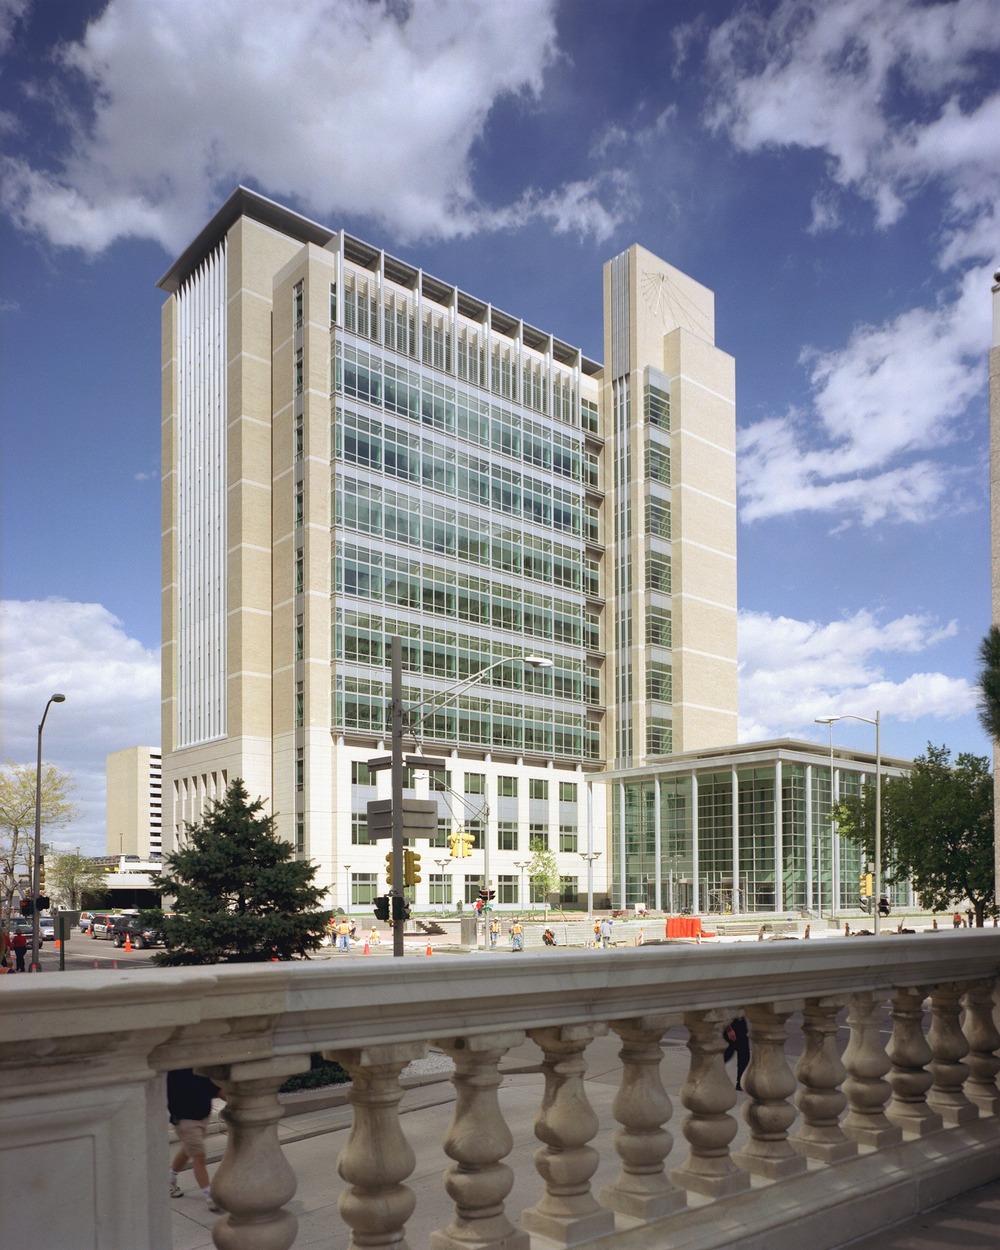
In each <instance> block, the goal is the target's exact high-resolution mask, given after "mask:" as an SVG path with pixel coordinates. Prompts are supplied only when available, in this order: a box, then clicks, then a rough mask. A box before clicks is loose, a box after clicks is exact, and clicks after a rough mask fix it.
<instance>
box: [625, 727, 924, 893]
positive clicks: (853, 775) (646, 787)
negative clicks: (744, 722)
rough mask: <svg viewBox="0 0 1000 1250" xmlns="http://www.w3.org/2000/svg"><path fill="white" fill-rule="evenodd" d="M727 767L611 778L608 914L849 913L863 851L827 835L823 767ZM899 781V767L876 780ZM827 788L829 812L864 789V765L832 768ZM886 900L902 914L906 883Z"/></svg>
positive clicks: (791, 761) (736, 763)
mask: <svg viewBox="0 0 1000 1250" xmlns="http://www.w3.org/2000/svg"><path fill="white" fill-rule="evenodd" d="M748 749H749V748H748ZM799 754H804V752H799ZM720 757H723V758H724V753H721V752H720ZM720 762H721V759H720ZM732 764H733V766H731V767H728V768H725V769H721V768H718V767H716V768H714V769H711V768H709V769H706V770H705V771H693V772H692V771H686V772H685V771H683V770H671V771H669V772H668V771H664V772H662V773H660V774H659V775H655V774H644V775H643V776H642V777H637V778H636V779H635V780H625V779H623V775H622V774H619V776H618V777H617V778H616V779H615V780H614V781H613V782H612V783H611V788H612V800H613V802H612V808H613V810H612V839H611V845H612V868H613V874H612V882H613V896H612V902H613V903H614V905H615V906H625V907H635V906H637V905H645V906H648V907H651V908H653V907H658V908H660V909H662V910H664V911H667V912H673V913H677V912H684V911H687V910H692V911H701V912H705V913H710V914H713V915H726V914H737V913H744V914H747V913H749V914H756V913H765V914H766V913H770V914H774V913H801V914H808V915H814V916H823V915H830V914H831V913H832V912H833V911H845V910H846V911H850V912H855V911H857V909H858V906H859V896H858V882H859V877H860V874H861V869H862V852H861V851H860V849H859V848H858V847H857V846H855V845H854V844H852V843H850V842H848V841H846V840H845V839H843V838H841V837H840V836H839V834H837V833H836V831H835V829H834V828H833V827H832V826H831V811H830V793H831V787H830V768H829V765H827V766H826V767H823V766H822V765H821V764H819V763H818V762H816V763H812V762H806V761H805V760H803V759H801V758H799V759H795V758H778V759H774V760H761V759H756V760H754V762H753V764H752V766H751V765H750V764H748V763H744V762H742V761H741V760H740V759H739V757H738V756H734V757H733V760H732ZM903 771H904V769H903V768H902V767H901V766H900V764H899V762H896V764H894V765H886V766H885V773H886V775H899V774H900V773H901V772H903ZM835 779H836V790H835V794H836V797H837V799H838V801H839V800H840V799H841V798H842V797H843V796H845V795H849V794H857V793H859V792H860V791H861V788H862V787H863V786H865V785H872V784H873V783H874V777H873V775H872V772H871V771H870V770H868V769H867V768H864V766H855V767H846V766H844V765H843V764H842V765H841V766H839V767H837V768H835ZM889 898H890V902H891V903H892V904H893V907H894V910H895V909H897V908H901V907H907V906H912V892H911V889H910V887H909V885H908V884H907V883H905V882H904V883H901V884H899V885H897V886H896V887H894V889H893V890H892V891H891V892H890V893H889Z"/></svg>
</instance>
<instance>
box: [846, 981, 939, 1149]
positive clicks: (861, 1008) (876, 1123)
mask: <svg viewBox="0 0 1000 1250" xmlns="http://www.w3.org/2000/svg"><path fill="white" fill-rule="evenodd" d="M881 1006H882V1002H881V999H876V997H875V995H874V994H872V993H871V992H870V991H867V990H866V991H864V992H863V993H860V994H852V995H851V998H850V1010H849V1012H848V1015H847V1023H848V1026H849V1028H850V1030H851V1036H850V1039H849V1041H848V1043H847V1049H846V1050H845V1051H844V1067H845V1068H846V1069H847V1074H848V1075H847V1080H846V1081H845V1082H844V1093H845V1094H846V1096H847V1105H848V1108H849V1110H848V1112H847V1115H846V1116H845V1117H844V1122H843V1125H842V1126H841V1127H842V1128H843V1130H844V1133H845V1134H846V1136H847V1137H849V1138H851V1140H852V1141H856V1142H858V1143H859V1144H860V1145H862V1146H892V1145H895V1143H896V1142H898V1141H901V1140H902V1137H903V1132H902V1129H901V1128H899V1127H898V1126H897V1125H896V1124H893V1123H891V1120H892V1116H891V1115H890V1114H889V1112H888V1111H887V1109H886V1102H887V1100H888V1098H889V1095H890V1094H891V1093H892V1087H891V1086H890V1082H889V1081H886V1080H884V1079H883V1078H884V1077H885V1075H886V1073H887V1072H888V1071H889V1069H890V1068H891V1067H892V1061H891V1059H890V1057H889V1054H888V1053H887V1051H886V1047H885V1046H884V1045H883V1043H882V1037H881V1023H882V1022H881ZM918 1032H919V1028H918ZM928 1058H930V1053H929V1052H928Z"/></svg>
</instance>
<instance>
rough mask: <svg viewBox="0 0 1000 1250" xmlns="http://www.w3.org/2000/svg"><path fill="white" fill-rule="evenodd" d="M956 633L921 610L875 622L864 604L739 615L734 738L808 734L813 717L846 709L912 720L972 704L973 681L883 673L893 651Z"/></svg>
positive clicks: (918, 649)
mask: <svg viewBox="0 0 1000 1250" xmlns="http://www.w3.org/2000/svg"><path fill="white" fill-rule="evenodd" d="M956 633H957V626H956V624H955V622H953V621H952V622H949V623H948V624H946V625H941V624H940V623H939V622H936V621H934V620H933V619H931V618H929V617H926V616H914V615H908V616H901V617H897V618H896V619H895V620H890V621H886V622H884V623H883V622H881V621H879V620H878V618H877V617H876V616H875V615H874V614H873V613H871V612H869V611H867V610H863V611H860V612H857V613H855V614H854V615H853V616H851V617H846V618H844V619H843V620H839V621H832V622H829V623H826V624H824V623H821V622H817V621H798V620H794V619H792V618H789V617H784V616H778V617H775V616H771V615H769V614H768V613H766V612H741V613H740V616H739V657H740V741H741V742H752V741H758V740H762V739H767V738H776V737H786V736H788V735H789V734H796V735H803V734H804V735H806V736H808V737H810V738H811V737H814V736H815V732H816V727H815V725H814V721H815V718H816V717H818V716H840V715H844V714H845V713H850V714H853V715H856V716H862V717H871V716H873V715H874V712H875V710H876V709H878V710H879V711H880V712H881V714H882V716H883V718H887V717H891V718H894V719H895V720H898V721H906V722H913V721H918V720H921V719H922V718H924V717H928V718H935V719H940V720H954V719H956V718H958V717H961V716H967V715H969V714H970V713H973V712H974V711H975V706H976V692H975V688H974V686H973V685H972V683H970V682H969V681H967V680H966V679H965V678H956V677H948V676H946V675H945V674H943V673H939V672H922V673H912V674H910V675H909V676H907V677H906V678H905V679H903V680H901V681H894V680H891V679H890V678H888V677H886V674H885V665H886V663H887V662H888V661H889V660H891V658H892V657H898V656H915V655H920V654H922V653H923V652H925V651H927V650H929V649H930V648H932V647H934V646H936V645H937V644H938V643H940V642H942V641H944V640H945V639H947V638H951V637H953V636H954V635H955V634H956Z"/></svg>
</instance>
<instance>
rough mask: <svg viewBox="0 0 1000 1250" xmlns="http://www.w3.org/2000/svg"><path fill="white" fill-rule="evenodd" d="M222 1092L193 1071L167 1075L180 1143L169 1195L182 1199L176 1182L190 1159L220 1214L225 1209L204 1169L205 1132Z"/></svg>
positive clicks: (210, 1205) (211, 1206)
mask: <svg viewBox="0 0 1000 1250" xmlns="http://www.w3.org/2000/svg"><path fill="white" fill-rule="evenodd" d="M221 1092H222V1091H221V1090H220V1089H219V1087H218V1085H216V1084H215V1082H214V1081H210V1080H209V1079H208V1077H207V1076H197V1075H196V1074H195V1072H194V1070H193V1069H192V1068H177V1069H175V1070H174V1071H173V1072H168V1073H167V1110H168V1111H169V1112H170V1123H171V1124H172V1125H173V1126H174V1128H175V1129H176V1130H177V1136H178V1138H179V1139H180V1143H181V1144H180V1147H179V1149H178V1151H177V1153H176V1154H175V1155H174V1157H173V1161H172V1162H171V1164H170V1196H171V1198H181V1197H183V1195H184V1190H183V1189H181V1187H180V1185H179V1184H178V1183H177V1176H178V1173H180V1172H182V1171H183V1170H184V1168H185V1166H186V1165H187V1162H188V1160H189V1159H190V1161H191V1170H192V1171H193V1172H194V1179H195V1181H196V1183H197V1184H198V1186H199V1188H200V1189H201V1192H202V1193H203V1194H204V1195H205V1201H206V1202H207V1203H208V1209H209V1211H218V1212H221V1211H222V1208H221V1207H220V1206H219V1205H218V1203H217V1202H216V1201H215V1199H214V1198H213V1197H212V1191H211V1188H210V1187H209V1183H208V1168H207V1167H206V1166H205V1131H206V1129H207V1128H208V1121H209V1119H210V1117H211V1115H212V1099H213V1098H217V1097H219V1095H220V1094H221Z"/></svg>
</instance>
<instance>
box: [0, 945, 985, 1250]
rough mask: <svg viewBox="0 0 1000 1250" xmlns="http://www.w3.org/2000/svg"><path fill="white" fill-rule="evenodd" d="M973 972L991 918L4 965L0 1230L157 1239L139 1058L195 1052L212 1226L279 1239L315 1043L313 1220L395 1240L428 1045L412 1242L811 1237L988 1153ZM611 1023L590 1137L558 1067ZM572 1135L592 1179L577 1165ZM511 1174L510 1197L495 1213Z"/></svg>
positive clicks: (155, 1124) (57, 1236)
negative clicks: (324, 1123)
mask: <svg viewBox="0 0 1000 1250" xmlns="http://www.w3.org/2000/svg"><path fill="white" fill-rule="evenodd" d="M998 981H1000V934H998V933H995V932H994V931H992V930H986V931H983V932H975V931H974V932H969V933H960V934H947V935H944V936H935V935H929V934H924V935H915V936H912V937H910V936H896V935H892V936H884V937H881V938H862V939H854V940H851V941H835V940H827V941H813V942H783V943H762V944H756V943H751V944H747V945H735V946H734V945H721V944H720V945H708V944H706V945H702V946H700V947H691V946H683V947H670V946H661V947H652V948H645V949H643V948H640V949H620V950H616V951H612V952H600V953H597V952H593V951H591V952H562V951H558V950H557V951H552V952H546V953H545V954H544V955H523V956H511V955H508V954H497V955H489V954H480V955H469V956H464V957H454V958H446V957H441V958H437V959H434V960H428V959H421V958H407V959H403V960H389V959H381V960H371V961H367V960H365V961H362V960H351V961H347V960H345V961H344V962H343V963H339V962H328V961H318V960H317V961H313V962H305V963H294V964H277V963H272V964H263V965H250V966H234V967H211V968H204V969H164V970H155V969H150V970H142V971H118V972H108V973H103V972H93V973H86V974H83V973H74V974H64V975H58V974H45V975H44V976H34V977H20V978H16V979H15V978H11V977H8V978H5V984H3V985H2V987H0V988H2V998H3V1001H2V1004H0V1005H2V1008H3V1018H4V1033H3V1036H4V1046H3V1047H2V1049H0V1102H2V1106H3V1120H4V1127H5V1134H4V1139H3V1158H2V1164H0V1166H2V1172H0V1174H2V1175H3V1177H4V1188H5V1191H6V1192H7V1194H9V1195H11V1196H13V1197H15V1198H16V1200H13V1201H9V1202H5V1204H4V1216H3V1227H4V1237H5V1239H6V1241H8V1242H9V1244H10V1245H28V1244H45V1245H46V1246H47V1247H51V1248H52V1250H59V1248H61V1247H63V1246H66V1247H70V1246H72V1247H74V1248H76V1247H88V1250H89V1248H91V1247H93V1248H94V1250H121V1248H122V1247H126V1246H127V1247H130V1248H133V1250H140V1248H142V1247H149V1248H150V1250H168V1247H169V1246H170V1214H169V1209H168V1207H169V1199H168V1197H167V1191H166V1185H165V1183H164V1176H165V1172H166V1167H167V1143H166V1134H165V1131H164V1124H165V1105H164V1081H163V1077H162V1074H163V1073H164V1072H165V1071H167V1070H168V1069H170V1068H177V1067H187V1066H193V1067H196V1068H197V1069H199V1070H200V1071H203V1072H206V1073H208V1074H209V1075H210V1076H211V1077H212V1078H213V1080H215V1081H216V1082H217V1083H218V1084H220V1085H221V1086H222V1087H223V1088H224V1091H225V1094H226V1098H227V1105H226V1110H225V1112H224V1115H225V1118H226V1120H227V1121H228V1124H229V1134H228V1137H227V1139H226V1152H225V1156H224V1158H223V1160H222V1163H221V1164H220V1165H219V1167H218V1169H217V1171H216V1174H215V1177H214V1180H213V1191H214V1193H215V1195H216V1197H217V1199H218V1200H219V1201H220V1203H221V1204H222V1206H223V1207H224V1208H225V1210H226V1211H227V1212H228V1214H226V1215H224V1216H223V1217H221V1218H220V1219H219V1221H218V1223H217V1224H216V1226H215V1228H214V1230H213V1236H214V1239H215V1244H216V1245H217V1246H219V1247H220V1248H225V1250H237V1248H239V1250H287V1248H288V1247H290V1246H292V1245H293V1244H294V1242H295V1237H296V1218H295V1216H294V1215H293V1214H292V1213H291V1212H289V1211H288V1209H287V1207H288V1204H289V1202H290V1201H291V1199H292V1197H293V1195H294V1193H295V1188H296V1177H295V1174H294V1171H293V1169H292V1168H291V1167H290V1166H289V1164H288V1162H287V1161H286V1159H285V1158H284V1156H283V1153H282V1149H281V1146H280V1144H279V1139H278V1132H277V1125H278V1122H279V1120H280V1118H281V1115H282V1108H281V1104H280V1102H279V1100H278V1096H277V1094H278V1089H279V1087H280V1086H281V1084H282V1083H283V1082H284V1081H285V1080H286V1079H287V1077H288V1075H289V1074H291V1073H293V1072H297V1071H300V1070H304V1069H305V1068H306V1067H308V1062H309V1055H310V1053H312V1052H316V1051H321V1052H323V1053H324V1054H326V1055H327V1056H329V1057H332V1058H335V1059H336V1060H337V1061H338V1062H339V1063H341V1064H342V1065H343V1067H344V1068H346V1069H347V1071H348V1072H349V1073H350V1075H351V1078H352V1088H351V1094H350V1099H351V1104H352V1116H353V1118H352V1126H351V1129H350V1133H349V1136H348V1137H347V1140H346V1142H345V1144H344V1146H343V1149H342V1151H341V1154H340V1158H339V1162H338V1165H337V1166H338V1171H339V1173H340V1177H341V1178H342V1180H343V1182H344V1185H343V1186H340V1187H338V1192H340V1198H339V1212H340V1217H341V1220H342V1221H343V1223H342V1226H341V1228H340V1229H339V1230H338V1229H336V1228H333V1229H331V1230H330V1242H329V1244H330V1245H331V1246H349V1247H351V1248H352V1250H361V1248H362V1247H364V1248H365V1250H371V1248H375V1247H386V1248H388V1247H392V1248H394V1250H405V1247H406V1245H407V1240H406V1226H407V1222H408V1221H409V1220H410V1218H411V1216H412V1215H413V1212H414V1208H415V1202H416V1199H415V1196H414V1193H413V1191H412V1189H411V1188H410V1187H409V1186H408V1185H407V1179H408V1178H409V1177H410V1175H411V1173H412V1171H413V1169H414V1166H415V1154H414V1144H413V1143H412V1142H411V1141H409V1140H408V1138H407V1131H406V1129H407V1125H406V1117H405V1116H400V1114H399V1105H400V1101H401V1098H402V1088H401V1085H400V1074H401V1072H402V1071H403V1069H404V1068H405V1066H406V1065H407V1064H408V1063H409V1062H410V1061H411V1060H412V1059H414V1058H417V1057H420V1056H422V1055H424V1054H426V1052H427V1050H428V1047H429V1046H434V1047H435V1048H437V1049H440V1050H443V1051H444V1052H445V1053H446V1054H447V1055H449V1056H450V1057H451V1058H452V1059H453V1061H454V1065H455V1066H454V1073H453V1076H452V1078H451V1079H452V1082H453V1085H454V1109H453V1116H452V1122H451V1125H450V1127H449V1129H448V1130H447V1133H446V1135H445V1138H444V1140H443V1142H442V1143H441V1144H442V1146H443V1150H444V1152H445V1153H446V1155H447V1156H448V1157H449V1158H450V1159H451V1160H452V1161H453V1162H452V1165H451V1166H450V1167H448V1168H447V1169H446V1170H445V1171H444V1173H443V1175H442V1177H441V1195H442V1197H441V1207H442V1209H444V1210H450V1211H451V1216H450V1219H445V1220H444V1221H443V1222H442V1225H441V1227H440V1228H439V1229H438V1230H437V1231H436V1232H434V1233H433V1235H432V1237H431V1241H430V1244H431V1247H432V1250H528V1247H536V1248H538V1247H546V1248H548V1247H560V1246H589V1247H595V1248H596V1247H608V1248H610V1247H612V1246H613V1247H615V1250H623V1248H624V1250H627V1248H631V1247H665V1246H671V1245H678V1246H679V1245H683V1246H684V1247H686V1248H688V1250H694V1248H695V1247H706V1248H707V1247H710V1246H718V1247H722V1246H736V1245H738V1246H740V1247H746V1248H748V1250H749V1248H750V1247H758V1246H766V1247H767V1248H768V1250H801V1247H802V1246H805V1245H808V1246H809V1247H810V1250H823V1248H824V1247H833V1246H837V1245H840V1244H842V1243H844V1242H846V1241H847V1240H849V1239H850V1238H852V1237H858V1236H861V1235H862V1234H864V1233H866V1232H869V1231H874V1230H876V1229H877V1228H879V1227H883V1226H885V1225H886V1224H888V1223H891V1222H893V1221H894V1220H897V1219H901V1218H903V1217H905V1216H906V1215H907V1214H909V1213H911V1212H912V1211H913V1210H918V1209H920V1208H921V1207H923V1206H927V1205H931V1204H932V1203H934V1202H939V1201H943V1200H945V1199H946V1198H948V1197H950V1196H953V1195H954V1194H956V1193H960V1192H963V1191H965V1190H967V1189H969V1188H972V1187H974V1186H976V1185H979V1184H983V1183H985V1182H987V1181H989V1180H992V1179H995V1178H996V1177H997V1176H1000V1148H998V1147H1000V1114H998V1112H1000V1091H998V1086H997V1072H998V1070H1000V1058H998V1054H997V1052H998V1047H1000V1033H998V1031H997V1027H996V1015H997V1011H996V1003H997V996H996V991H997V985H998ZM737 1011H743V1012H745V1014H746V1016H747V1019H748V1021H749V1024H750V1034H751V1041H752V1047H753V1059H752V1062H751V1065H750V1067H749V1069H748V1070H747V1072H746V1074H745V1076H744V1088H745V1090H746V1100H745V1102H744V1106H743V1118H744V1121H745V1128H746V1129H747V1130H748V1132H744V1133H743V1136H744V1138H745V1141H744V1144H743V1145H742V1146H740V1147H739V1148H738V1149H735V1150H734V1149H733V1148H732V1143H733V1142H734V1139H735V1138H736V1136H737V1130H738V1123H737V1120H736V1118H735V1117H734V1116H733V1115H732V1114H731V1112H732V1111H733V1108H734V1107H735V1105H736V1102H737V1094H736V1091H735V1089H734V1085H733V1080H732V1076H731V1073H730V1072H729V1071H727V1069H726V1067H725V1064H724V1062H723V1056H722V1052H723V1048H724V1044H725V1043H724V1040H723V1033H722V1031H723V1027H724V1025H725V1023H726V1022H727V1021H728V1020H729V1019H730V1018H731V1017H732V1016H733V1015H734V1014H735V1013H736V1012H737ZM841 1026H844V1027H846V1030H847V1034H846V1035H847V1038H848V1040H847V1043H846V1045H843V1044H841V1042H839V1041H838V1030H839V1029H840V1027H841ZM678 1027H681V1028H682V1029H683V1036H684V1038H685V1041H686V1046H687V1050H688V1052H689V1058H688V1060H687V1066H686V1079H684V1080H683V1081H682V1082H681V1083H680V1084H679V1087H678V1088H674V1089H668V1088H667V1086H666V1085H665V1083H664V1080H663V1064H662V1055H663V1051H662V1045H661V1039H662V1038H663V1037H664V1034H665V1033H666V1032H667V1030H676V1029H677V1028H678ZM609 1031H610V1034H611V1035H614V1036H616V1038H617V1040H619V1041H620V1043H621V1046H620V1051H619V1055H620V1061H621V1072H620V1082H619V1085H618V1088H617V1092H616V1093H615V1096H614V1099H613V1102H612V1103H611V1104H610V1110H611V1114H612V1115H613V1117H614V1121H615V1125H616V1129H615V1131H614V1133H613V1135H609V1134H607V1133H602V1134H599V1128H600V1124H599V1117H598V1114H597V1112H596V1111H595V1109H594V1107H593V1106H592V1105H591V1101H590V1099H589V1097H588V1082H587V1080H586V1079H585V1078H586V1076H587V1070H588V1069H587V1063H588V1060H587V1052H588V1047H590V1046H591V1045H592V1043H593V1042H594V1039H595V1038H598V1037H601V1036H603V1035H606V1034H609ZM796 1031H797V1032H798V1035H799V1036H798V1041H799V1042H800V1044H799V1045H797V1046H795V1047H791V1046H790V1045H789V1041H788V1039H789V1037H790V1036H791V1035H793V1034H795V1033H796ZM843 1036H844V1034H843V1033H841V1038H842V1037H843ZM525 1039H530V1041H531V1042H532V1043H534V1045H535V1047H537V1057H538V1064H539V1068H540V1078H538V1091H539V1092H538V1097H539V1101H538V1106H537V1112H536V1115H535V1135H536V1137H537V1139H538V1149H537V1150H536V1151H535V1153H534V1156H533V1158H530V1157H529V1156H528V1155H527V1154H526V1153H524V1152H522V1155H521V1156H519V1157H518V1158H517V1159H516V1160H515V1159H513V1158H512V1157H511V1152H512V1144H513V1143H512V1137H511V1132H510V1129H509V1127H508V1125H507V1123H506V1122H505V1119H504V1099H503V1089H502V1075H501V1069H502V1065H503V1059H504V1056H505V1055H506V1054H507V1053H508V1052H509V1051H510V1050H511V1049H512V1048H515V1047H519V1046H523V1045H524V1043H525ZM791 1051H794V1052H795V1056H797V1059H796V1061H795V1063H794V1067H793V1064H792V1061H791V1059H790V1052H791ZM675 1102H676V1103H678V1104H679V1105H680V1106H681V1107H683V1109H684V1111H685V1113H686V1114H684V1116H683V1118H681V1119H680V1121H679V1123H678V1122H677V1120H676V1119H675V1117H674V1105H675ZM598 1140H599V1141H601V1142H603V1143H605V1147H604V1148H605V1153H607V1151H613V1152H614V1155H615V1156H616V1163H615V1167H614V1168H613V1169H612V1170H611V1172H610V1174H611V1175H613V1174H614V1172H617V1178H616V1179H614V1180H612V1181H611V1182H610V1183H608V1184H605V1185H603V1186H600V1187H599V1188H597V1189H596V1192H595V1186H594V1185H593V1184H592V1178H594V1176H595V1174H596V1172H597V1171H598V1167H599V1165H600V1164H601V1163H602V1162H603V1161H604V1160H602V1154H601V1150H599V1149H598V1148H597V1147H596V1146H595V1141H598ZM605 1170H606V1171H607V1169H605ZM525 1171H526V1172H528V1173H529V1174H530V1177H529V1179H531V1180H532V1184H533V1189H532V1192H533V1193H534V1195H535V1197H534V1201H533V1202H532V1203H531V1205H528V1206H526V1207H525V1208H524V1209H519V1210H511V1209H510V1204H509V1197H510V1195H511V1192H512V1190H513V1188H514V1179H515V1173H517V1175H518V1176H519V1177H520V1175H521V1173H522V1172H525ZM40 1229H44V1230H45V1235H44V1238H43V1239H42V1241H41V1242H40V1241H39V1230H40Z"/></svg>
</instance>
